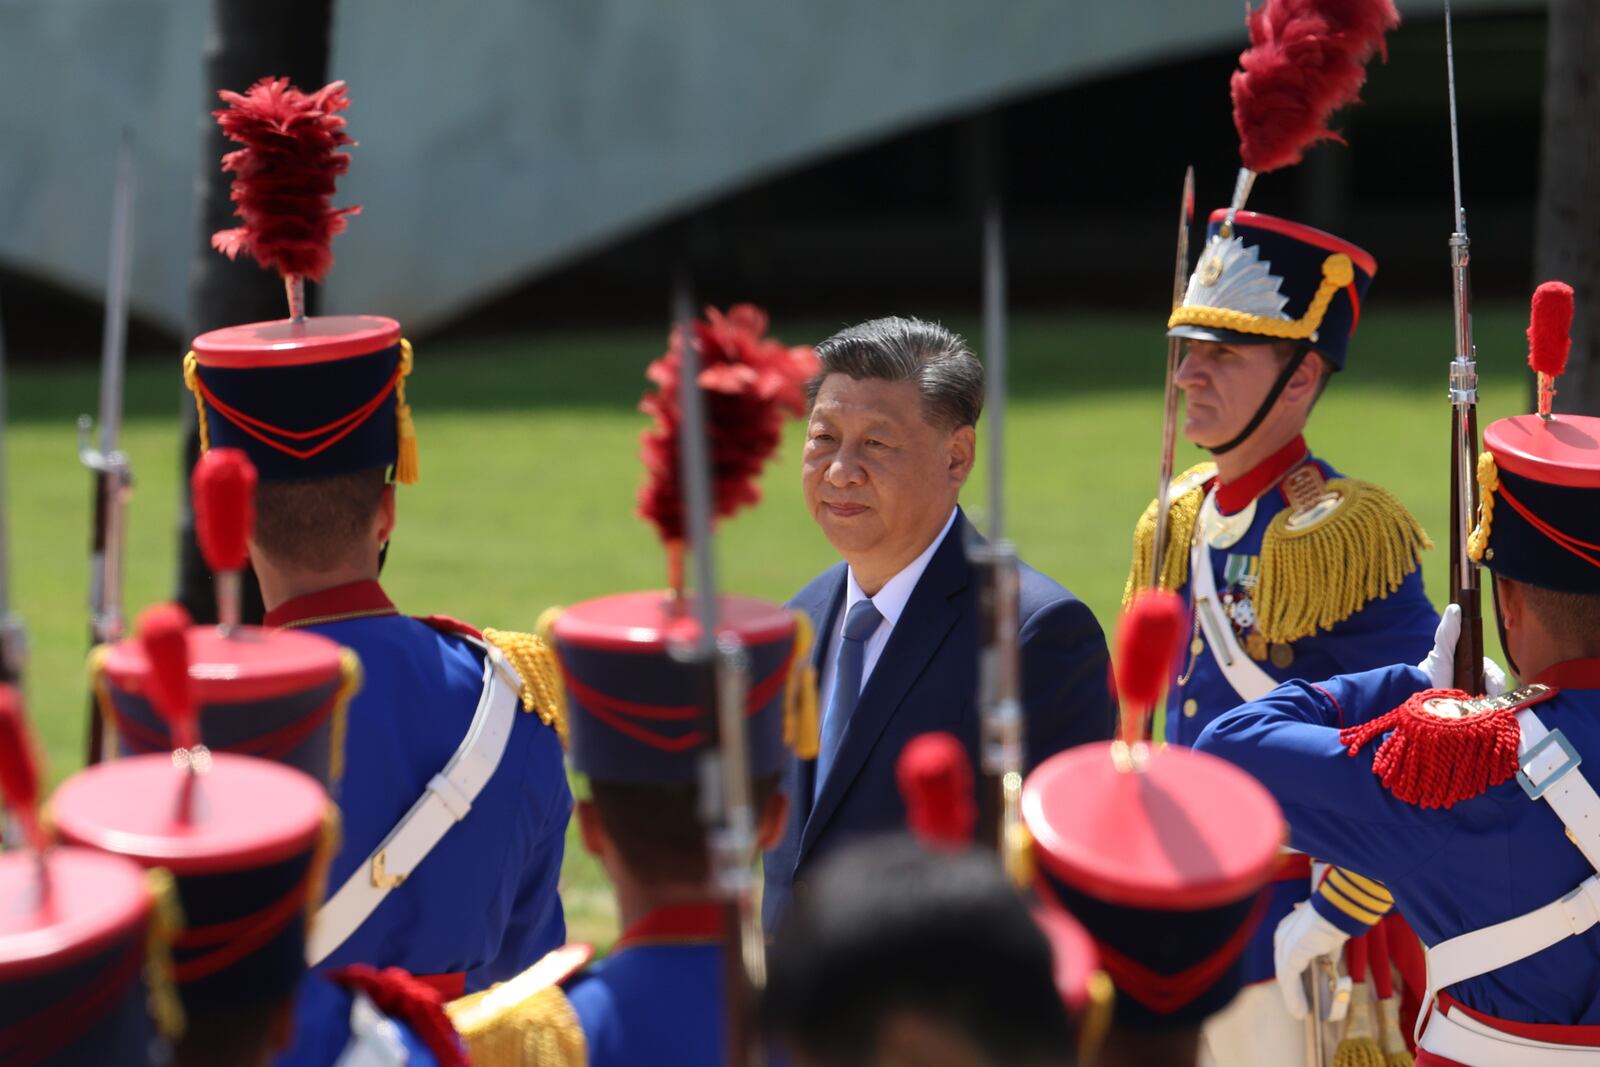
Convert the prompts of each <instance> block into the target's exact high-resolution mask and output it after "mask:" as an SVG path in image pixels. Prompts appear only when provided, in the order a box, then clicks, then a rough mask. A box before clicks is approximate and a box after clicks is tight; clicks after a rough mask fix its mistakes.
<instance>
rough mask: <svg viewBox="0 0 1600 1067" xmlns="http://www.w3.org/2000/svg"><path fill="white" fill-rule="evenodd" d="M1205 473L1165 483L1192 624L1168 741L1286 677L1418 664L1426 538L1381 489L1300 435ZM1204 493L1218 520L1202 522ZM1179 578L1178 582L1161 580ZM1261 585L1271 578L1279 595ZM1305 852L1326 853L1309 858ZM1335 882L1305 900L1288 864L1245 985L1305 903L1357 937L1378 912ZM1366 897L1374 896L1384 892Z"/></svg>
mask: <svg viewBox="0 0 1600 1067" xmlns="http://www.w3.org/2000/svg"><path fill="white" fill-rule="evenodd" d="M1215 475H1216V470H1215V466H1214V465H1212V464H1209V463H1208V464H1202V465H1201V466H1199V467H1195V468H1193V469H1191V470H1190V471H1188V472H1186V473H1185V474H1184V475H1183V476H1180V477H1179V478H1178V479H1176V480H1175V481H1174V490H1175V491H1174V493H1173V503H1172V511H1171V515H1172V527H1171V534H1170V540H1169V544H1170V545H1171V547H1170V548H1169V550H1168V554H1167V565H1166V567H1165V568H1164V571H1163V584H1164V585H1167V586H1168V587H1169V588H1176V589H1178V590H1179V591H1180V592H1181V593H1182V594H1183V595H1184V596H1185V598H1186V600H1188V602H1189V604H1190V607H1191V610H1193V611H1194V612H1195V629H1194V635H1193V639H1192V641H1191V642H1190V644H1189V646H1188V647H1187V648H1186V649H1185V654H1184V658H1183V661H1182V663H1181V664H1180V671H1179V674H1178V680H1177V684H1176V685H1175V686H1174V688H1173V690H1172V695H1171V697H1169V699H1168V702H1167V716H1166V740H1167V741H1168V742H1169V743H1171V744H1177V745H1193V744H1194V743H1195V741H1196V740H1197V739H1198V738H1199V737H1200V735H1201V732H1202V731H1203V730H1204V729H1205V728H1206V726H1207V725H1208V724H1210V723H1211V722H1212V721H1214V720H1215V719H1216V718H1217V717H1218V716H1220V715H1222V714H1223V713H1225V712H1227V711H1229V710H1230V709H1232V708H1234V707H1237V706H1238V705H1239V704H1241V703H1243V702H1244V700H1245V699H1247V698H1248V697H1249V696H1252V695H1260V694H1261V693H1265V692H1267V691H1268V690H1270V688H1271V687H1273V686H1274V685H1276V684H1278V683H1281V682H1284V681H1287V680H1289V679H1291V678H1308V679H1313V680H1315V679H1320V678H1329V677H1332V676H1334V675H1336V674H1348V673H1352V672H1355V671H1363V670H1368V669H1371V668H1374V667H1378V666H1383V665H1386V664H1391V663H1395V662H1410V663H1415V662H1418V661H1420V660H1421V659H1422V658H1423V657H1424V656H1425V655H1427V653H1428V650H1429V649H1430V648H1432V647H1433V632H1434V629H1435V628H1436V627H1437V625H1438V622H1439V616H1438V614H1437V613H1436V612H1435V611H1434V609H1433V605H1432V604H1430V603H1429V602H1428V599H1427V597H1426V595H1425V594H1424V593H1423V589H1422V568H1421V564H1420V562H1419V561H1418V559H1417V555H1416V554H1417V551H1418V550H1419V549H1420V548H1421V547H1423V546H1424V545H1425V544H1426V539H1425V537H1424V536H1423V535H1422V532H1421V529H1420V527H1417V526H1416V525H1415V520H1413V519H1412V518H1411V516H1410V515H1409V514H1408V513H1406V512H1405V509H1404V508H1403V507H1402V506H1401V505H1400V504H1399V502H1398V501H1395V500H1394V499H1393V498H1392V497H1390V496H1389V495H1388V494H1387V493H1385V492H1384V491H1383V490H1381V489H1379V488H1378V487H1377V486H1372V485H1370V484H1368V483H1361V482H1354V481H1353V480H1350V479H1346V478H1345V477H1344V476H1343V475H1341V474H1340V473H1339V472H1338V471H1337V470H1335V469H1334V468H1333V466H1332V465H1331V464H1329V463H1327V462H1326V461H1324V460H1321V459H1317V458H1315V457H1314V456H1311V455H1310V453H1309V452H1308V451H1307V450H1306V447H1305V443H1304V441H1303V440H1300V439H1296V440H1295V441H1293V442H1291V443H1290V444H1289V445H1288V446H1287V447H1286V448H1285V449H1283V450H1282V451H1280V452H1279V453H1278V454H1277V455H1276V456H1274V457H1270V458H1269V459H1267V460H1265V461H1263V463H1262V464H1261V465H1260V466H1258V467H1257V468H1256V469H1255V470H1253V471H1251V472H1250V473H1249V474H1246V475H1245V476H1244V477H1242V478H1240V479H1239V480H1238V481H1237V482H1235V483H1234V484H1233V486H1232V487H1231V488H1230V489H1229V490H1227V491H1224V490H1222V489H1221V488H1220V487H1218V485H1217V482H1216V477H1215ZM1208 494H1209V495H1211V496H1212V500H1211V503H1212V504H1217V505H1218V506H1217V508H1216V511H1217V514H1218V515H1219V516H1221V518H1222V521H1216V522H1212V523H1210V524H1209V525H1208V523H1207V521H1206V518H1207V517H1206V515H1205V511H1206V510H1207V506H1208V505H1207V496H1208ZM1230 496H1231V498H1232V499H1231V500H1230V499H1229V497H1230ZM1301 516H1303V518H1302V517H1301ZM1153 517H1154V505H1152V506H1151V508H1150V510H1149V511H1147V512H1146V515H1145V518H1144V519H1143V520H1142V521H1141V525H1140V530H1139V532H1138V533H1136V535H1135V548H1134V552H1135V558H1134V573H1133V574H1132V575H1131V576H1130V578H1129V590H1130V592H1131V591H1133V590H1136V589H1138V588H1141V587H1143V586H1144V585H1146V584H1148V581H1149V558H1150V552H1151V541H1152V540H1153V537H1152V534H1151V531H1153V528H1154V527H1153ZM1291 520H1294V521H1293V523H1292V524H1291ZM1308 520H1311V521H1308ZM1341 526H1342V527H1343V528H1342V529H1338V530H1337V532H1334V531H1335V529H1336V528H1337V527H1341ZM1269 531H1270V533H1269ZM1324 535H1327V536H1324ZM1197 542H1198V543H1199V544H1200V545H1201V549H1200V551H1201V557H1202V558H1203V559H1205V560H1206V561H1208V563H1209V566H1210V571H1211V578H1212V582H1213V584H1214V589H1215V594H1216V596H1215V598H1214V599H1208V598H1202V597H1200V596H1199V595H1198V594H1197V590H1196V584H1197V583H1196V582H1195V580H1194V575H1192V574H1190V573H1189V567H1190V560H1191V547H1192V545H1193V544H1195V543H1197ZM1352 546H1356V550H1358V551H1359V552H1360V553H1361V556H1359V557H1357V558H1356V559H1354V560H1351V559H1350V558H1349V557H1348V556H1345V555H1343V553H1347V552H1349V551H1351V550H1352ZM1272 568H1276V569H1278V570H1279V572H1280V573H1278V574H1274V575H1270V576H1269V575H1268V574H1267V573H1266V571H1267V570H1268V569H1272ZM1301 574H1311V575H1316V576H1317V581H1318V584H1319V586H1321V587H1325V588H1326V590H1327V591H1324V589H1323V588H1317V589H1301V588H1294V587H1293V586H1294V585H1296V584H1306V583H1303V581H1302V580H1300V579H1299V578H1298V575H1301ZM1179 575H1181V576H1182V577H1181V581H1178V582H1173V581H1171V580H1170V579H1172V578H1175V577H1177V576H1179ZM1291 575H1292V576H1295V577H1293V578H1291ZM1269 579H1276V581H1277V583H1278V584H1277V587H1276V588H1273V587H1272V585H1271V584H1269ZM1263 594H1265V597H1266V599H1265V601H1264V599H1263ZM1202 599H1205V600H1206V602H1205V603H1201V602H1200V601H1201V600H1202ZM1274 601H1275V602H1274ZM1286 604H1287V605H1288V609H1287V610H1286V609H1285V607H1284V605H1286ZM1319 617H1320V618H1319ZM1330 620H1336V621H1330ZM1323 622H1326V623H1327V624H1326V625H1323V624H1322V623H1323ZM1224 627H1226V628H1227V629H1228V630H1229V631H1230V632H1231V633H1232V635H1233V637H1234V642H1235V643H1234V644H1233V646H1232V651H1231V653H1230V651H1229V648H1228V646H1227V645H1226V644H1224V643H1223V642H1219V641H1217V640H1215V636H1216V634H1217V633H1218V632H1219V631H1220V630H1221V629H1222V628H1224ZM1283 638H1290V639H1287V640H1285V639H1283ZM1241 653H1242V655H1241ZM1230 654H1231V655H1233V656H1236V657H1239V658H1240V659H1242V660H1244V661H1248V662H1247V663H1245V664H1244V667H1245V669H1247V670H1249V671H1255V672H1261V677H1260V678H1259V679H1258V680H1259V681H1260V682H1261V689H1260V691H1259V693H1255V694H1252V693H1241V692H1240V691H1239V690H1237V689H1236V688H1235V687H1234V685H1233V684H1232V682H1230V680H1229V677H1228V674H1227V673H1226V672H1225V670H1224V668H1223V661H1224V659H1225V658H1226V657H1228V656H1229V655H1230ZM1312 855H1314V856H1316V858H1318V859H1325V858H1326V857H1323V856H1320V855H1318V854H1317V853H1315V852H1314V851H1313V852H1312ZM1342 884H1345V883H1344V882H1342V881H1339V880H1336V881H1335V882H1334V884H1332V885H1330V884H1329V883H1324V888H1323V893H1321V894H1319V895H1312V894H1311V886H1310V869H1309V864H1308V862H1307V861H1306V860H1305V859H1304V857H1286V861H1285V864H1284V867H1283V869H1282V871H1281V872H1280V874H1279V877H1278V879H1277V880H1276V881H1275V883H1274V885H1273V887H1272V889H1271V893H1272V899H1271V901H1270V903H1269V906H1268V909H1267V911H1266V913H1265V914H1264V915H1263V917H1262V919H1261V923H1260V925H1259V926H1258V927H1257V928H1256V934H1255V936H1254V938H1253V939H1252V940H1251V943H1250V946H1249V947H1248V948H1247V949H1246V950H1245V956H1244V959H1245V978H1244V980H1245V981H1246V982H1247V983H1248V982H1260V981H1265V980H1267V979H1269V978H1271V977H1272V975H1273V959H1272V936H1273V932H1274V931H1275V930H1276V929H1277V926H1278V923H1279V922H1280V921H1281V920H1282V919H1283V917H1284V916H1286V915H1287V914H1288V913H1289V912H1290V911H1291V910H1293V908H1294V906H1295V905H1296V904H1298V903H1299V902H1301V901H1303V900H1305V899H1307V897H1308V896H1309V897H1310V898H1311V900H1312V902H1313V904H1314V906H1315V907H1316V908H1317V910H1318V912H1319V914H1321V915H1323V916H1324V917H1325V918H1327V919H1328V920H1329V921H1330V922H1332V923H1334V924H1335V925H1337V926H1339V927H1340V928H1341V929H1343V930H1345V931H1346V932H1347V933H1352V934H1354V933H1360V932H1362V931H1363V930H1365V929H1366V928H1367V926H1368V925H1369V923H1370V922H1373V921H1376V919H1377V918H1379V917H1380V916H1379V915H1377V914H1373V913H1370V912H1366V911H1365V910H1364V909H1363V908H1361V907H1359V906H1355V905H1353V904H1352V903H1351V902H1350V901H1348V900H1344V899H1343V898H1342V897H1340V895H1339V893H1338V890H1337V888H1336V886H1337V885H1342ZM1376 891H1377V892H1378V893H1381V892H1382V889H1381V887H1378V888H1377V889H1376ZM1351 892H1352V893H1356V894H1360V893H1361V890H1360V889H1352V890H1351ZM1334 900H1338V901H1339V903H1340V904H1342V905H1343V909H1342V910H1341V907H1339V906H1336V905H1335V904H1334V903H1331V901H1334ZM1363 900H1364V902H1365V903H1369V904H1370V903H1373V901H1371V900H1368V899H1366V898H1365V897H1363ZM1382 903H1387V902H1386V901H1384V902H1382Z"/></svg>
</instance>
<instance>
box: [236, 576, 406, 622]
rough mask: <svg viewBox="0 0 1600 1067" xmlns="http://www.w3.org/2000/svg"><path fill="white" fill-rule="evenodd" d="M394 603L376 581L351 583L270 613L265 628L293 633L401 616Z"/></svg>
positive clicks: (287, 601)
mask: <svg viewBox="0 0 1600 1067" xmlns="http://www.w3.org/2000/svg"><path fill="white" fill-rule="evenodd" d="M398 614H399V611H398V610H396V608H395V606H394V603H393V602H392V601H391V600H390V599H389V597H388V595H387V594H386V593H384V591H383V586H381V585H379V584H378V583H377V582H375V581H364V582H350V583H348V584H346V585H336V586H334V587H333V588H332V589H321V590H318V591H317V592H315V593H307V594H306V595H305V596H297V597H295V598H294V599H293V600H286V601H284V602H283V603H282V604H279V605H278V606H277V607H275V608H273V609H272V610H271V611H269V612H267V615H266V618H264V619H263V620H262V623H263V625H266V626H271V627H283V628H288V629H293V628H295V627H300V626H318V625H321V624H322V623H325V622H343V621H344V620H346V619H364V618H368V617H371V616H377V615H398Z"/></svg>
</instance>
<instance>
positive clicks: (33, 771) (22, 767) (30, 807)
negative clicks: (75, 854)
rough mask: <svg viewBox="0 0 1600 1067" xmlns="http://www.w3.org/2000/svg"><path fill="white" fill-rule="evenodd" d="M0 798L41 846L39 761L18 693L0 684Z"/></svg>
mask: <svg viewBox="0 0 1600 1067" xmlns="http://www.w3.org/2000/svg"><path fill="white" fill-rule="evenodd" d="M0 799H4V800H5V803H6V806H7V807H9V808H10V809H11V811H12V813H13V814H14V815H16V817H17V818H18V820H20V821H21V823H22V825H23V827H24V829H25V830H26V831H27V834H28V843H29V844H30V845H32V846H33V847H34V848H35V849H43V848H44V845H45V840H44V831H43V828H42V827H41V826H40V824H39V763H38V760H37V759H36V758H35V757H34V753H33V739H32V738H30V737H29V736H28V724H27V720H26V719H25V718H24V716H23V714H22V695H21V694H20V693H18V692H17V690H16V688H15V687H14V686H9V685H0Z"/></svg>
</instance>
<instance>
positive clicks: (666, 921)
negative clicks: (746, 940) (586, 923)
mask: <svg viewBox="0 0 1600 1067" xmlns="http://www.w3.org/2000/svg"><path fill="white" fill-rule="evenodd" d="M723 914H724V913H723V908H722V905H721V904H717V903H713V902H707V903H703V904H669V905H667V906H665V907H660V908H656V909H655V910H654V911H652V912H650V913H648V914H647V915H645V917H644V918H642V919H640V920H639V921H638V922H636V923H634V924H633V925H632V926H629V927H628V928H627V929H626V930H624V931H622V936H621V937H620V938H618V939H617V943H616V946H615V947H614V948H613V949H612V951H613V952H615V951H618V950H621V949H625V948H633V947H636V946H639V945H709V944H714V943H716V942H719V941H721V940H722V930H723V925H722V924H723Z"/></svg>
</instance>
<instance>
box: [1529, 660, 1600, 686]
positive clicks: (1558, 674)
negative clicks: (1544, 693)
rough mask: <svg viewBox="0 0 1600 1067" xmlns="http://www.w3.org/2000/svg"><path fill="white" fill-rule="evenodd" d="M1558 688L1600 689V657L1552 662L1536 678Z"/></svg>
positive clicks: (1542, 682)
mask: <svg viewBox="0 0 1600 1067" xmlns="http://www.w3.org/2000/svg"><path fill="white" fill-rule="evenodd" d="M1534 681H1535V682H1538V683H1540V684H1541V685H1553V686H1555V687H1556V688H1557V689H1600V659H1569V660H1567V661H1566V662H1565V663H1552V664H1551V665H1550V666H1548V667H1546V668H1545V669H1544V670H1542V671H1540V672H1539V676H1538V677H1537V678H1535V679H1534Z"/></svg>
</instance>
